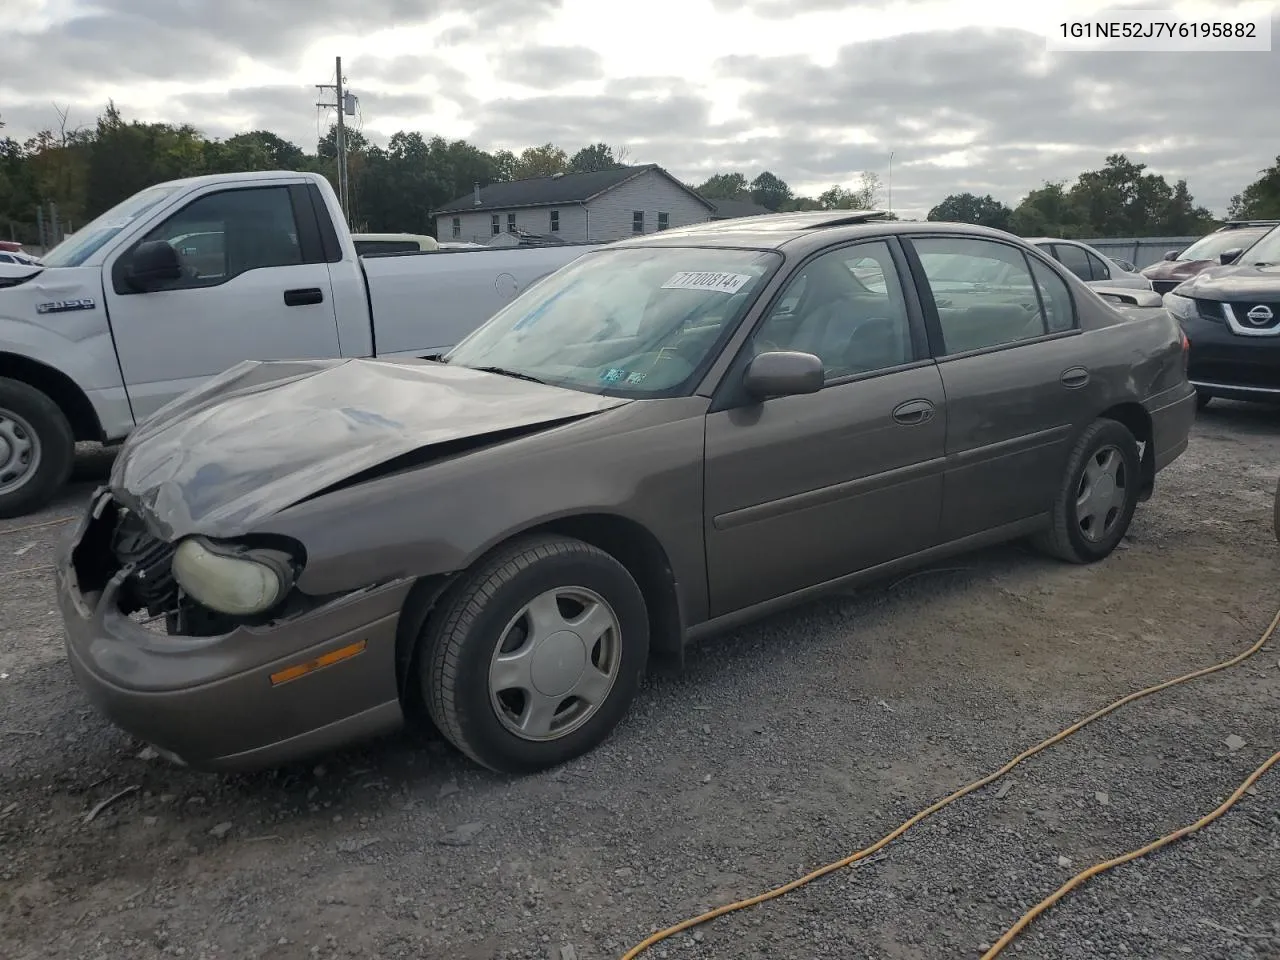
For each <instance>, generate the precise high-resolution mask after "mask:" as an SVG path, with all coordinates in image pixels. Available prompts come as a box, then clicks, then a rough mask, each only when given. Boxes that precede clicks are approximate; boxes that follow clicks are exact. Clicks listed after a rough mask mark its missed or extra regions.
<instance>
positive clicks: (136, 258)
mask: <svg viewBox="0 0 1280 960" xmlns="http://www.w3.org/2000/svg"><path fill="white" fill-rule="evenodd" d="M125 277H126V278H127V279H128V281H129V285H130V286H131V287H133V288H134V289H135V290H139V291H142V292H144V293H145V292H146V291H148V290H154V289H155V288H156V287H157V286H159V285H160V284H161V283H163V282H164V281H166V280H180V279H182V261H181V260H180V259H178V251H177V250H175V249H173V247H171V246H170V245H169V244H168V243H166V242H165V241H164V240H152V241H150V242H148V243H143V244H140V245H139V246H138V248H137V249H136V250H134V251H133V256H132V257H130V258H129V265H128V268H127V269H126V271H125Z"/></svg>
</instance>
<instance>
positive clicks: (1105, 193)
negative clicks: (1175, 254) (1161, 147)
mask: <svg viewBox="0 0 1280 960" xmlns="http://www.w3.org/2000/svg"><path fill="white" fill-rule="evenodd" d="M1146 169H1147V166H1146V164H1143V163H1134V162H1133V161H1131V160H1130V159H1129V158H1128V157H1126V156H1125V155H1124V154H1123V153H1113V154H1111V155H1110V156H1108V157H1107V158H1106V162H1105V163H1104V164H1103V166H1102V168H1101V169H1100V170H1088V171H1086V172H1084V173H1082V174H1080V176H1079V177H1078V178H1077V180H1076V182H1075V185H1074V186H1072V187H1071V191H1070V194H1071V199H1072V203H1073V204H1074V205H1075V207H1076V210H1077V212H1078V216H1079V220H1080V222H1081V226H1084V227H1086V229H1085V232H1086V233H1088V234H1089V235H1091V236H1095V237H1136V236H1141V235H1143V234H1146V233H1155V234H1165V235H1184V234H1187V233H1195V232H1199V231H1200V229H1201V228H1202V227H1204V226H1206V225H1207V224H1208V222H1209V221H1211V220H1212V216H1211V214H1210V213H1209V211H1208V210H1206V209H1205V208H1203V207H1198V206H1196V204H1195V201H1194V199H1193V198H1192V196H1191V194H1190V192H1189V191H1188V190H1187V185H1186V181H1178V184H1177V185H1176V186H1174V187H1171V186H1169V184H1168V182H1166V180H1165V179H1164V177H1163V176H1159V175H1157V174H1152V173H1147V172H1146Z"/></svg>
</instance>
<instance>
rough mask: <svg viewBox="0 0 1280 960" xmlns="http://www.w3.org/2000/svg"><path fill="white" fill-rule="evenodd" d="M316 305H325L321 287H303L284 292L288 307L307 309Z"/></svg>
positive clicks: (285, 303) (285, 302)
mask: <svg viewBox="0 0 1280 960" xmlns="http://www.w3.org/2000/svg"><path fill="white" fill-rule="evenodd" d="M314 303H324V291H322V290H321V289H320V288H319V287H302V288H301V289H299V290H286V291H285V292H284V305H285V306H286V307H307V306H310V305H311V304H314Z"/></svg>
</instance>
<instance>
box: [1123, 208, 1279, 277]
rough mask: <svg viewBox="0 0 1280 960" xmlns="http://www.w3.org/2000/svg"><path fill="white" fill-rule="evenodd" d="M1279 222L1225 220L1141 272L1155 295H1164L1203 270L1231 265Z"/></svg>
mask: <svg viewBox="0 0 1280 960" xmlns="http://www.w3.org/2000/svg"><path fill="white" fill-rule="evenodd" d="M1277 224H1280V220H1228V221H1227V222H1226V224H1224V225H1223V226H1221V227H1219V228H1218V229H1217V230H1215V231H1213V233H1210V234H1206V235H1205V236H1203V237H1201V238H1200V239H1199V240H1197V241H1196V242H1195V243H1193V244H1191V246H1189V247H1187V248H1185V249H1184V250H1170V251H1169V252H1168V253H1166V254H1165V255H1164V259H1163V260H1160V261H1158V262H1156V263H1153V264H1151V266H1149V267H1144V268H1143V269H1142V275H1143V276H1144V277H1146V278H1147V279H1148V280H1150V281H1151V289H1152V290H1154V291H1155V292H1156V293H1168V292H1169V291H1170V290H1172V289H1173V288H1174V287H1176V286H1177V285H1178V284H1180V283H1182V282H1183V281H1184V280H1189V279H1191V278H1192V277H1194V276H1195V275H1196V274H1197V273H1199V272H1200V271H1201V270H1204V269H1205V268H1206V267H1211V266H1214V265H1215V264H1226V263H1232V262H1234V261H1235V259H1236V258H1237V257H1239V256H1240V255H1241V254H1242V253H1244V252H1245V251H1246V250H1248V249H1249V248H1250V247H1251V246H1253V245H1254V244H1255V243H1256V242H1257V241H1258V240H1260V239H1261V238H1262V237H1263V236H1265V235H1266V233H1267V231H1268V230H1270V229H1271V228H1272V227H1274V226H1276V225H1277Z"/></svg>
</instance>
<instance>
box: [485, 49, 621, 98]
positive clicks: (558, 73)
mask: <svg viewBox="0 0 1280 960" xmlns="http://www.w3.org/2000/svg"><path fill="white" fill-rule="evenodd" d="M497 60H498V63H499V71H498V74H499V76H501V77H502V78H503V79H506V80H510V81H512V82H514V83H519V84H522V85H524V86H526V87H534V88H536V89H539V90H554V89H555V88H556V87H562V86H565V85H566V84H570V83H574V82H576V81H579V80H597V79H599V78H601V77H603V76H604V59H603V58H602V57H601V56H600V54H598V53H596V52H595V51H594V50H592V49H590V48H589V47H582V46H532V47H517V48H516V49H514V50H507V51H505V52H503V53H501V54H499V55H498V57H497Z"/></svg>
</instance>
